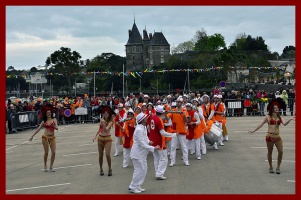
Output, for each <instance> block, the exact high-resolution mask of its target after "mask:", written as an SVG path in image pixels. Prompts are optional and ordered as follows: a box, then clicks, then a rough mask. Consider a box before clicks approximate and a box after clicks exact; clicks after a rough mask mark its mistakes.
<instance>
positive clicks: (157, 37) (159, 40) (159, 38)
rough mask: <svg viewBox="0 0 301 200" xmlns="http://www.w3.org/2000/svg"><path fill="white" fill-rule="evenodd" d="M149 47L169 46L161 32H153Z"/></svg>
mask: <svg viewBox="0 0 301 200" xmlns="http://www.w3.org/2000/svg"><path fill="white" fill-rule="evenodd" d="M149 45H150V46H151V45H161V46H162V45H169V43H168V42H167V40H166V38H165V37H164V35H163V33H162V32H155V33H154V35H153V37H152V39H151V41H150V43H149Z"/></svg>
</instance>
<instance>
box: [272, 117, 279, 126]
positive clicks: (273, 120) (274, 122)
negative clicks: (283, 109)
mask: <svg viewBox="0 0 301 200" xmlns="http://www.w3.org/2000/svg"><path fill="white" fill-rule="evenodd" d="M276 123H277V124H278V126H279V125H280V124H281V120H280V119H278V120H277V121H276V120H275V119H274V118H271V119H270V125H275V124H276Z"/></svg>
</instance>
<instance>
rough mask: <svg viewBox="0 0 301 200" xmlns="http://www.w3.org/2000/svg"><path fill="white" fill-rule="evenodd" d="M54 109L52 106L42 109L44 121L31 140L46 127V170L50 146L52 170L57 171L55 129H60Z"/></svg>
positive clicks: (44, 145)
mask: <svg viewBox="0 0 301 200" xmlns="http://www.w3.org/2000/svg"><path fill="white" fill-rule="evenodd" d="M53 113H54V110H53V108H52V106H46V107H45V108H44V109H43V110H42V114H43V121H42V122H41V124H40V126H39V127H38V129H37V130H36V131H35V132H34V134H33V135H32V136H31V137H30V138H29V141H32V139H33V137H34V136H35V135H36V134H37V133H38V132H39V131H40V130H41V129H42V128H43V127H44V128H45V131H44V134H43V135H42V144H43V147H44V172H47V171H48V169H47V159H48V152H49V147H50V150H51V160H50V168H49V169H50V171H51V172H55V170H54V169H53V163H54V159H55V150H56V141H55V135H54V130H58V125H57V121H56V119H55V118H53Z"/></svg>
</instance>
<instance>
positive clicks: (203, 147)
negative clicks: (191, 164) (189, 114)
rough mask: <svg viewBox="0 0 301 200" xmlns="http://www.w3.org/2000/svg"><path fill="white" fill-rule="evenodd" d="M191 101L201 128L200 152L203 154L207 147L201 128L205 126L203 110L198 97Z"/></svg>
mask: <svg viewBox="0 0 301 200" xmlns="http://www.w3.org/2000/svg"><path fill="white" fill-rule="evenodd" d="M192 103H193V105H194V107H195V110H196V112H197V113H198V115H199V118H200V127H201V130H200V132H201V137H200V147H201V150H202V154H203V155H205V154H206V152H207V147H206V143H205V138H204V133H203V130H204V128H205V127H206V124H205V118H204V115H203V113H204V112H203V109H202V106H200V105H199V101H198V99H193V100H192Z"/></svg>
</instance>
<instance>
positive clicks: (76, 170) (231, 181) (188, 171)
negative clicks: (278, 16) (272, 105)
mask: <svg viewBox="0 0 301 200" xmlns="http://www.w3.org/2000/svg"><path fill="white" fill-rule="evenodd" d="M289 118H291V116H284V119H285V120H288V119H289ZM262 120H263V117H260V116H242V117H228V118H227V130H228V133H229V141H225V142H224V144H225V146H219V147H218V148H219V149H218V150H214V149H213V148H212V147H211V146H209V145H208V144H207V154H206V155H202V159H201V160H197V159H196V157H195V154H194V155H189V163H190V166H185V165H184V164H183V162H182V160H181V157H182V156H181V154H182V152H181V150H177V157H176V165H175V166H173V167H167V170H166V173H165V176H166V177H167V179H166V180H156V178H155V172H154V164H153V155H152V154H151V153H150V154H149V155H148V172H147V176H146V179H145V181H144V183H143V185H142V187H143V188H145V189H146V191H145V192H144V194H295V193H296V188H295V181H296V180H295V178H296V173H295V166H296V163H295V157H296V156H295V152H296V150H295V121H291V123H290V124H288V125H287V126H281V128H280V134H281V137H282V139H283V146H284V154H283V161H282V164H281V174H276V173H275V174H270V173H269V171H268V169H269V165H268V162H267V149H266V143H265V137H264V136H265V134H266V131H267V125H264V126H263V127H262V128H261V129H260V130H258V131H257V132H255V133H253V134H249V133H248V130H254V129H255V128H256V126H257V125H258V124H259V123H260V122H261V121H262ZM97 129H98V124H97V123H85V124H82V123H78V124H70V125H60V126H59V130H58V131H56V141H57V143H56V144H57V150H56V159H55V163H54V169H55V172H49V171H48V172H44V171H43V154H44V150H43V146H42V143H41V137H40V136H41V135H42V134H43V129H42V130H41V131H40V132H39V133H38V134H37V135H36V136H35V138H34V140H33V141H31V142H29V141H28V139H29V138H30V136H31V135H32V134H33V132H34V131H35V130H24V131H19V132H17V133H13V134H6V194H129V191H128V186H129V183H130V182H131V179H132V175H133V165H132V163H130V166H129V167H128V168H122V146H120V154H119V156H117V157H113V155H114V153H115V150H114V146H115V142H113V144H112V150H111V155H112V169H113V176H108V175H107V174H108V167H107V161H106V158H105V157H104V172H105V175H104V176H100V175H99V164H98V150H97V143H96V142H94V143H93V142H92V138H93V136H94V135H95V134H96V132H97ZM112 135H114V133H113V130H112ZM48 158H49V159H50V153H49V157H48ZM49 162H50V160H49V161H48V165H49ZM169 162H170V161H169ZM276 162H277V149H276V147H274V152H273V164H274V168H276ZM48 167H49V166H48Z"/></svg>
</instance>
